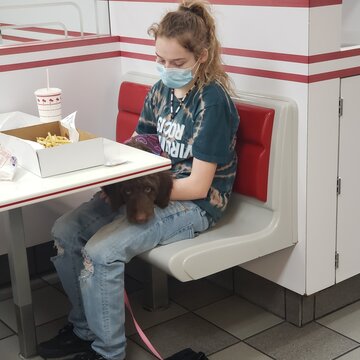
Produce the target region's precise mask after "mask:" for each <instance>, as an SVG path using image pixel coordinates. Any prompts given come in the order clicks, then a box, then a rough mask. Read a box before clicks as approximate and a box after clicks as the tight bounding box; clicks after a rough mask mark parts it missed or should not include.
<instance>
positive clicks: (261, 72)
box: [224, 65, 309, 83]
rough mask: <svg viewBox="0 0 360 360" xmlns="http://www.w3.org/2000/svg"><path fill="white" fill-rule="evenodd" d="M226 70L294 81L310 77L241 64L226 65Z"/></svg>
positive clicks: (304, 80) (302, 81) (303, 81)
mask: <svg viewBox="0 0 360 360" xmlns="http://www.w3.org/2000/svg"><path fill="white" fill-rule="evenodd" d="M224 67H225V70H226V71H227V72H230V73H233V74H241V75H249V76H258V77H262V78H270V79H278V80H286V81H294V82H300V83H307V82H308V79H309V77H308V76H307V75H299V74H291V73H284V72H279V71H269V70H262V69H250V68H245V67H241V66H231V65H225V66H224Z"/></svg>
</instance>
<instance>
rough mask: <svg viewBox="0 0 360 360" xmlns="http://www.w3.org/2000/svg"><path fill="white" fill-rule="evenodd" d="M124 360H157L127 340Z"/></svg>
mask: <svg viewBox="0 0 360 360" xmlns="http://www.w3.org/2000/svg"><path fill="white" fill-rule="evenodd" d="M126 360H157V358H156V357H155V356H153V355H151V354H150V353H148V352H147V351H146V350H144V349H143V348H142V347H141V346H139V345H138V344H136V343H135V342H133V341H132V340H130V339H128V340H127V346H126Z"/></svg>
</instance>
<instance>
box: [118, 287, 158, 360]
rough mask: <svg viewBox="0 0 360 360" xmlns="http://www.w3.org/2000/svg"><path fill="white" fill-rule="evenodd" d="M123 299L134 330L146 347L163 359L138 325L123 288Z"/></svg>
mask: <svg viewBox="0 0 360 360" xmlns="http://www.w3.org/2000/svg"><path fill="white" fill-rule="evenodd" d="M124 301H125V306H126V308H127V309H128V310H129V312H130V314H131V316H132V319H133V322H134V325H135V328H136V331H137V332H138V334H139V336H140V338H141V340H142V341H143V343H144V344H145V345H146V346H147V348H148V349H149V350H150V351H151V352H152V353H153V354H154V355H155V356H156V357H157V358H158V359H159V360H163V358H162V357H161V355H160V354H159V353H158V352H157V351H156V349H155V348H154V346H153V345H152V343H151V342H150V340H149V339H148V338H147V336H146V335H145V333H144V332H143V331H142V329H141V327H140V325H139V324H138V323H137V321H136V319H135V316H134V313H133V311H132V308H131V305H130V301H129V298H128V296H127V293H126V291H125V290H124Z"/></svg>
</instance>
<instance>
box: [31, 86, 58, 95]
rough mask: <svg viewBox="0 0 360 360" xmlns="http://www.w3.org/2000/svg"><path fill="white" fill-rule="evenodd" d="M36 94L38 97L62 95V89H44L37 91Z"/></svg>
mask: <svg viewBox="0 0 360 360" xmlns="http://www.w3.org/2000/svg"><path fill="white" fill-rule="evenodd" d="M34 94H35V95H36V96H46V95H60V94H61V89H59V88H42V89H37V90H36V91H35V92H34Z"/></svg>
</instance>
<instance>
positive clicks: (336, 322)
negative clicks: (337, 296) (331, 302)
mask: <svg viewBox="0 0 360 360" xmlns="http://www.w3.org/2000/svg"><path fill="white" fill-rule="evenodd" d="M317 322H318V323H319V324H322V325H324V326H326V327H328V328H330V329H333V330H335V331H337V332H339V333H341V334H344V335H346V336H348V337H349V338H351V339H353V340H355V341H357V342H360V301H357V302H356V303H354V304H351V305H348V306H346V307H345V308H343V309H340V310H338V311H336V312H334V313H332V314H330V315H327V316H324V317H323V318H321V319H319V320H317Z"/></svg>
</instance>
